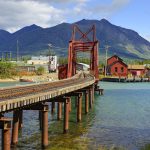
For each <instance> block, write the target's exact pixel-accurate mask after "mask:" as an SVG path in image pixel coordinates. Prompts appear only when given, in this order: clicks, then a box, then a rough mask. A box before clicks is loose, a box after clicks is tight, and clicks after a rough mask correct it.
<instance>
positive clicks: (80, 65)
mask: <svg viewBox="0 0 150 150" xmlns="http://www.w3.org/2000/svg"><path fill="white" fill-rule="evenodd" d="M89 69H90V65H88V64H85V63H77V70H84V71H88V70H89Z"/></svg>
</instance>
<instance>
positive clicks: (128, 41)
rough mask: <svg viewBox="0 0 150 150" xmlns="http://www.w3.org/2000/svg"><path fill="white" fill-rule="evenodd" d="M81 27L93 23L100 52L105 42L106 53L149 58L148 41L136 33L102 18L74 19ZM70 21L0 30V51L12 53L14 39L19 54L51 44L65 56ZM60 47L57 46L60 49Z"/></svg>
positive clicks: (41, 49)
mask: <svg viewBox="0 0 150 150" xmlns="http://www.w3.org/2000/svg"><path fill="white" fill-rule="evenodd" d="M75 23H76V24H77V25H79V27H80V28H81V29H82V30H86V29H88V28H89V27H90V26H91V25H93V24H95V25H96V35H97V38H98V40H99V41H100V54H101V55H102V54H104V50H105V45H109V46H110V48H109V55H111V54H117V55H119V56H121V57H127V58H145V59H150V42H148V41H147V40H145V39H144V38H142V37H141V36H140V35H139V34H138V33H137V32H135V31H133V30H130V29H125V28H122V27H119V26H116V25H113V24H111V23H110V22H108V21H107V20H105V19H102V20H100V21H99V20H85V19H83V20H81V21H78V22H75ZM71 29H72V24H69V23H62V24H59V25H56V26H54V27H50V28H41V27H39V26H37V25H31V26H27V27H24V28H22V29H21V30H19V31H17V32H15V33H12V34H11V33H9V32H7V31H4V30H0V51H12V52H13V55H14V56H15V54H16V41H17V40H18V41H19V52H20V55H27V54H28V55H36V54H40V53H41V52H42V51H46V50H48V48H49V47H48V44H49V43H51V44H52V45H53V46H55V47H57V48H55V47H52V48H53V51H55V53H56V54H58V55H62V56H64V55H67V47H68V42H69V40H70V38H71ZM58 47H60V48H62V49H60V48H58Z"/></svg>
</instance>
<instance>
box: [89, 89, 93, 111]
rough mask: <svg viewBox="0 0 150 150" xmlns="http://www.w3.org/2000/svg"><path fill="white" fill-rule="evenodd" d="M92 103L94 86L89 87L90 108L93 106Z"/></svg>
mask: <svg viewBox="0 0 150 150" xmlns="http://www.w3.org/2000/svg"><path fill="white" fill-rule="evenodd" d="M92 104H93V90H92V88H90V89H89V107H90V109H91V108H92Z"/></svg>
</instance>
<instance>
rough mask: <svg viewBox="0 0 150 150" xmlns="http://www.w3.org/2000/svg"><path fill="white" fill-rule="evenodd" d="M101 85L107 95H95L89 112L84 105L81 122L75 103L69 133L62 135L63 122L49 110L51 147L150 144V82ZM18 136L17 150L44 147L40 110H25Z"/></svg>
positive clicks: (139, 147)
mask: <svg viewBox="0 0 150 150" xmlns="http://www.w3.org/2000/svg"><path fill="white" fill-rule="evenodd" d="M100 86H101V88H104V90H105V91H104V96H99V95H98V94H95V102H94V103H95V104H94V107H93V108H92V110H90V112H89V113H88V114H87V115H85V114H84V108H83V112H82V121H81V123H76V110H75V108H74V104H73V105H72V108H73V110H72V112H71V114H70V122H69V133H68V134H66V135H64V134H62V133H63V121H57V120H56V114H54V115H51V114H50V113H49V144H50V145H49V148H48V149H58V150H59V149H60V150H61V149H63V150H64V149H65V150H66V149H78V150H88V149H89V150H95V149H100V147H102V146H104V147H108V148H110V147H111V148H112V147H120V148H121V149H125V150H143V149H144V147H147V145H148V144H150V83H109V82H101V84H100ZM72 101H73V100H72ZM83 106H84V105H83ZM8 116H10V117H11V116H12V114H8ZM19 136H20V138H19V143H18V147H17V148H16V150H27V149H28V150H33V149H41V147H40V144H41V134H40V130H39V121H38V111H24V127H23V129H22V131H21V132H20V135H19ZM147 150H149V148H147Z"/></svg>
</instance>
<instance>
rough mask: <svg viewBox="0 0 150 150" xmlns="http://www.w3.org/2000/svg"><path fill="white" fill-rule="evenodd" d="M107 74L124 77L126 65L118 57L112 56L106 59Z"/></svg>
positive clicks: (126, 71)
mask: <svg viewBox="0 0 150 150" xmlns="http://www.w3.org/2000/svg"><path fill="white" fill-rule="evenodd" d="M107 74H109V75H114V76H124V77H126V76H127V75H128V65H127V64H125V63H124V62H123V60H122V59H121V58H120V57H118V56H117V55H114V56H112V57H110V58H108V59H107Z"/></svg>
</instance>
